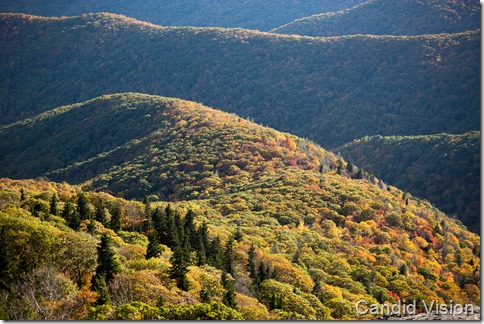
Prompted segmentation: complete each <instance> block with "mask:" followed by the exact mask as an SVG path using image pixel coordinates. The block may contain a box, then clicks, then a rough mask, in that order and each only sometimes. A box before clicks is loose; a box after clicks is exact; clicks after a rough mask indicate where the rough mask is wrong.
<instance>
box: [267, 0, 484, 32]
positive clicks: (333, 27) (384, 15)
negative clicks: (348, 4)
mask: <svg viewBox="0 0 484 324" xmlns="http://www.w3.org/2000/svg"><path fill="white" fill-rule="evenodd" d="M422 17H425V19H422ZM480 18H481V11H480V3H479V1H475V0H462V1H455V0H438V1H435V0H399V1H394V0H370V1H367V2H364V3H362V4H358V5H356V6H355V7H352V8H345V9H343V10H341V11H338V12H328V13H318V14H315V15H312V16H310V17H305V18H301V19H297V20H295V21H293V22H290V23H288V24H286V25H284V26H281V27H279V28H275V29H273V30H272V31H273V32H277V33H282V34H298V35H305V36H340V35H350V34H372V35H422V34H440V33H457V32H463V31H467V30H475V29H479V28H480V27H481V20H480Z"/></svg>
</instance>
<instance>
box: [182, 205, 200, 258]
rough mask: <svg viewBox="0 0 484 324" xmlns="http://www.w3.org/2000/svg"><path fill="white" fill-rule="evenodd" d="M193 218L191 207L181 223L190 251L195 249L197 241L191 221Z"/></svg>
mask: <svg viewBox="0 0 484 324" xmlns="http://www.w3.org/2000/svg"><path fill="white" fill-rule="evenodd" d="M194 219H195V214H194V213H193V211H192V210H191V209H190V210H188V212H187V214H186V215H185V222H184V223H183V233H184V234H185V237H186V238H187V240H188V244H189V246H190V250H191V251H193V250H195V249H196V247H197V243H198V237H197V230H196V228H195V224H194V222H193V221H194Z"/></svg>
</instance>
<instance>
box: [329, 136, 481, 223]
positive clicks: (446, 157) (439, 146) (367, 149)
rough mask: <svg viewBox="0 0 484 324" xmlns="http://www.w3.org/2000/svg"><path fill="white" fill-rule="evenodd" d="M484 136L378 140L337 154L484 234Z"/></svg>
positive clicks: (356, 143) (359, 143)
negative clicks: (483, 190) (483, 150)
mask: <svg viewBox="0 0 484 324" xmlns="http://www.w3.org/2000/svg"><path fill="white" fill-rule="evenodd" d="M480 135H481V134H480V132H470V133H465V134H462V135H448V134H439V135H425V136H410V137H405V136H392V137H381V136H373V137H369V138H363V139H360V140H356V141H354V142H351V143H349V144H346V145H344V146H343V147H341V148H339V149H337V151H340V152H342V154H343V156H344V157H345V158H346V159H348V160H350V161H352V162H354V163H355V164H357V165H359V166H361V167H363V168H365V169H366V170H368V171H370V172H372V173H374V174H375V175H376V176H377V177H379V178H381V179H383V180H384V181H388V182H389V183H391V184H393V185H395V186H397V187H399V188H401V189H404V190H407V191H409V192H411V193H412V194H414V195H417V196H419V197H424V198H425V199H428V200H429V201H430V202H431V203H433V204H435V205H436V206H437V207H438V208H439V209H441V210H443V211H445V212H446V213H448V214H455V215H456V216H457V217H458V218H459V219H460V220H461V221H462V222H463V223H464V224H466V225H467V226H468V227H470V228H471V230H473V231H476V232H478V231H479V228H480V226H479V225H480V217H481V216H480V215H481V214H480V199H481V195H480V182H481V174H480V167H481V160H480V145H481V141H480Z"/></svg>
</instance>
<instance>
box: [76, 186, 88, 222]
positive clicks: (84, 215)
mask: <svg viewBox="0 0 484 324" xmlns="http://www.w3.org/2000/svg"><path fill="white" fill-rule="evenodd" d="M77 210H78V211H79V217H80V218H81V220H84V219H89V217H90V213H91V211H90V209H89V199H87V195H86V193H84V192H81V193H80V194H79V197H78V198H77Z"/></svg>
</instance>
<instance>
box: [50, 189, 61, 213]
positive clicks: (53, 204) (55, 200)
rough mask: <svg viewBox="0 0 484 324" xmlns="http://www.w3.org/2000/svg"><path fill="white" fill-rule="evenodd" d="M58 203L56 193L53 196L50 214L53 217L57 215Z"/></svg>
mask: <svg viewBox="0 0 484 324" xmlns="http://www.w3.org/2000/svg"><path fill="white" fill-rule="evenodd" d="M58 203H59V197H58V196H57V193H55V192H54V194H53V195H52V198H51V199H50V206H49V213H51V214H52V215H57V212H58V207H57V205H58Z"/></svg>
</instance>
